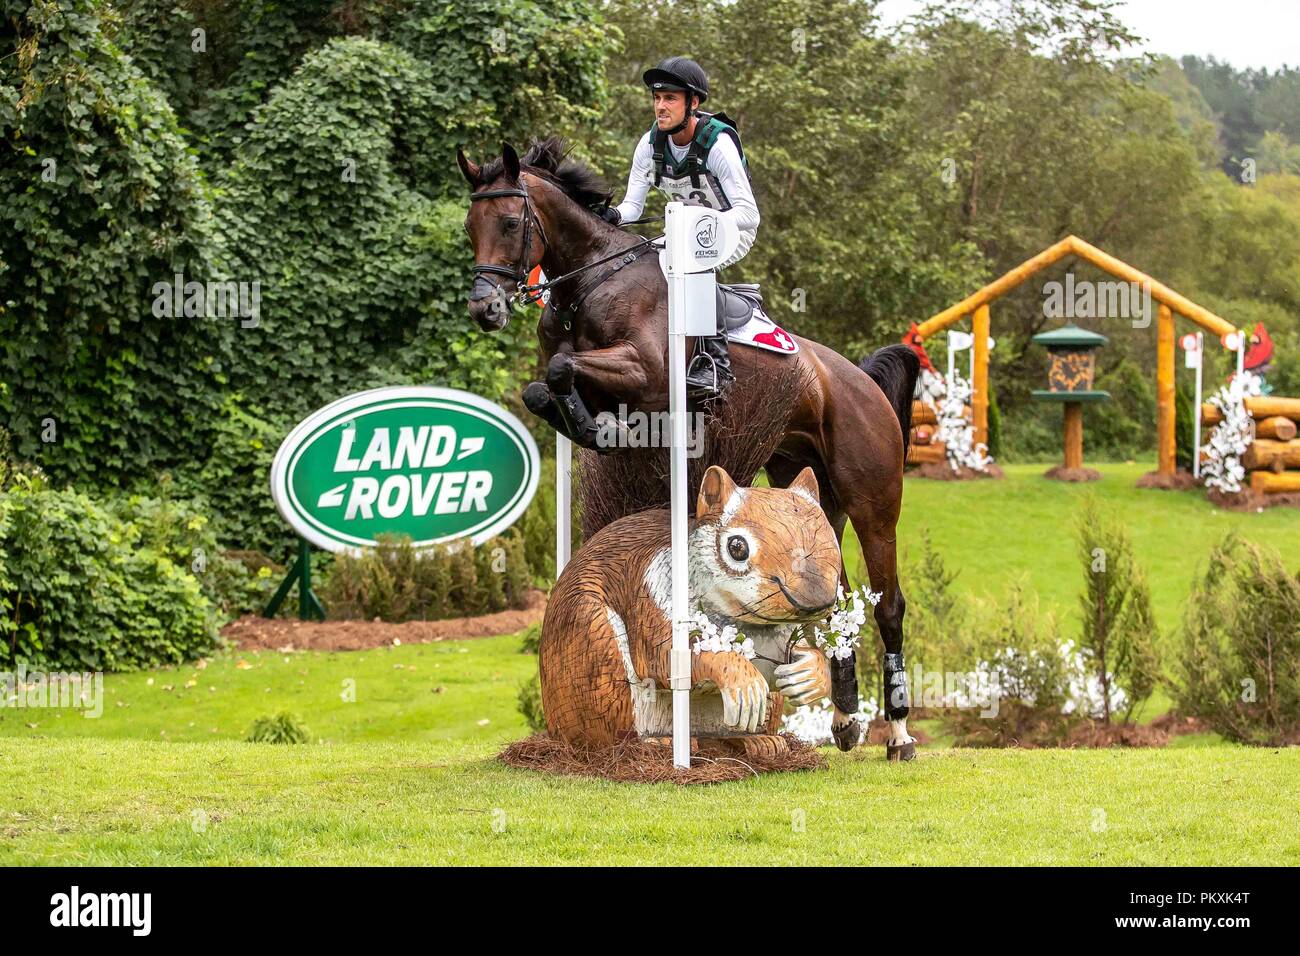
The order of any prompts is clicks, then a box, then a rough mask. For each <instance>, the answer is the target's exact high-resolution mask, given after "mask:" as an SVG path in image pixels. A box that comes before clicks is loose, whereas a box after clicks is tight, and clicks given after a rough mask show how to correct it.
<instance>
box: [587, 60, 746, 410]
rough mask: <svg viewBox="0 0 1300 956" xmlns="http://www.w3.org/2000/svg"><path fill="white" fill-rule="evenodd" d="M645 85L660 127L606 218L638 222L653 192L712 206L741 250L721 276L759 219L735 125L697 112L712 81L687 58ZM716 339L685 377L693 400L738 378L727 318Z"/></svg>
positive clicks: (639, 151)
mask: <svg viewBox="0 0 1300 956" xmlns="http://www.w3.org/2000/svg"><path fill="white" fill-rule="evenodd" d="M642 81H643V82H644V83H645V85H646V86H647V87H649V88H650V90H651V92H652V94H653V97H654V111H655V123H654V125H652V126H651V127H650V129H649V130H648V131H647V132H646V134H645V135H644V136H642V137H641V141H640V142H639V143H637V146H636V152H635V153H634V154H633V157H632V172H631V173H630V174H629V176H628V179H627V194H626V196H624V198H623V201H622V202H621V203H619V204H618V205H617V206H610V207H608V208H607V209H606V210H605V211H604V213H603V215H604V216H605V218H606V219H608V220H609V221H610V222H612V223H614V224H615V225H618V224H619V223H621V222H627V221H630V220H633V219H636V218H637V217H638V216H640V215H641V209H642V207H643V206H644V204H645V197H646V193H647V192H649V190H650V187H651V186H654V187H656V188H657V189H659V190H660V191H661V192H663V193H664V194H665V195H666V196H667V197H668V199H669V201H678V202H684V203H687V204H688V205H698V206H710V207H712V208H714V209H717V210H719V211H721V212H725V213H727V214H728V215H731V216H734V217H735V222H736V226H737V228H738V230H739V233H740V244H739V245H738V246H737V247H736V251H735V252H734V253H733V254H732V255H731V258H729V259H728V260H727V261H726V262H724V263H722V265H721V266H719V267H718V268H719V269H721V268H724V267H726V266H729V265H731V264H732V263H733V262H738V261H739V260H740V259H741V258H743V257H744V255H745V253H747V252H749V249H750V247H751V246H752V245H753V244H754V237H755V236H756V235H757V233H758V219H759V217H758V203H757V202H755V200H754V191H753V189H752V188H751V187H750V182H749V168H748V166H747V164H746V162H745V154H744V150H743V148H742V147H741V145H740V135H739V134H738V133H737V131H736V127H735V124H734V123H733V122H732V121H731V120H730V118H728V117H727V115H726V114H725V113H704V112H701V111H700V110H699V106H700V104H701V103H703V102H704V101H705V100H706V99H708V96H709V78H708V75H707V74H705V72H704V70H703V69H702V68H701V67H700V65H699V64H698V63H696V62H695V61H694V60H692V59H690V58H688V57H684V56H673V57H669V58H668V59H666V60H664V61H663V62H661V63H660V64H659V65H658V66H656V67H654V68H653V69H650V70H646V71H645V73H644V74H643V75H642ZM718 332H719V333H720V334H718V335H714V336H709V337H707V338H704V339H702V340H701V348H702V354H701V353H697V354H696V356H695V358H694V359H693V360H692V361H691V365H690V368H689V369H688V370H687V373H686V387H687V390H688V391H689V392H690V394H691V395H693V396H697V397H712V396H714V395H717V394H718V393H720V392H721V391H722V389H723V388H725V387H726V385H727V383H729V382H731V381H732V380H733V378H734V376H733V375H732V373H731V362H730V360H729V359H728V356H727V333H726V330H725V326H724V324H723V315H722V312H721V310H719V313H718Z"/></svg>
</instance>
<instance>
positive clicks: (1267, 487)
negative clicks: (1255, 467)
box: [1250, 471, 1300, 495]
mask: <svg viewBox="0 0 1300 956" xmlns="http://www.w3.org/2000/svg"><path fill="white" fill-rule="evenodd" d="M1250 490H1251V491H1256V492H1259V493H1260V494H1264V495H1278V494H1282V493H1283V492H1287V491H1300V471H1284V472H1282V473H1281V474H1275V473H1274V472H1271V471H1252V472H1251V473H1250Z"/></svg>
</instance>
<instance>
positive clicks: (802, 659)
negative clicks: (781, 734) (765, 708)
mask: <svg viewBox="0 0 1300 956" xmlns="http://www.w3.org/2000/svg"><path fill="white" fill-rule="evenodd" d="M772 677H773V678H774V680H775V681H776V689H777V690H778V691H780V692H781V694H782V695H783V696H785V697H787V698H788V699H790V700H792V701H794V703H796V704H811V703H813V702H814V701H818V700H821V699H822V698H824V697H829V696H830V693H831V666H830V663H829V662H828V661H827V660H826V655H825V654H823V653H822V652H821V651H820V650H818V649H817V648H815V647H798V646H796V647H795V648H794V660H792V661H791V662H790V663H789V664H778V665H777V667H776V670H775V671H773V673H772Z"/></svg>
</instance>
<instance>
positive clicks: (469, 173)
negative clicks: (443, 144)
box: [456, 146, 480, 189]
mask: <svg viewBox="0 0 1300 956" xmlns="http://www.w3.org/2000/svg"><path fill="white" fill-rule="evenodd" d="M456 165H458V166H459V167H460V172H461V175H463V176H464V177H465V181H466V182H467V183H469V188H470V189H477V188H478V183H479V178H478V176H479V172H480V170H479V167H478V166H477V165H475V164H474V163H473V162H471V161H470V159H469V157H468V156H466V155H465V151H464V150H463V149H461V148H460V147H459V146H457V147H456Z"/></svg>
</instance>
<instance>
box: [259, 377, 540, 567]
mask: <svg viewBox="0 0 1300 956" xmlns="http://www.w3.org/2000/svg"><path fill="white" fill-rule="evenodd" d="M540 471H541V459H540V457H539V455H538V453H537V444H536V443H535V442H534V441H533V438H532V436H531V435H530V434H529V433H528V430H527V429H526V428H524V426H523V423H522V422H520V421H519V419H517V418H516V417H515V416H514V415H512V414H510V412H508V411H506V410H505V409H504V408H501V407H500V406H499V405H495V404H493V403H492V402H489V401H487V400H486V399H482V398H479V397H478V396H477V395H472V394H470V393H469V392H462V391H459V390H458V389H453V388H434V387H422V386H416V387H409V388H379V389H374V390H372V391H368V392H358V393H357V394H355V395H349V396H347V397H346V398H340V399H339V400H338V401H336V402H331V403H330V404H329V405H326V406H325V407H324V408H322V409H319V410H318V411H316V412H313V413H312V414H311V415H309V416H307V418H305V419H304V420H303V421H302V422H301V423H300V424H299V425H298V426H297V427H296V428H294V430H293V431H291V432H290V433H289V436H288V437H287V438H286V439H285V440H284V442H283V443H282V444H281V445H280V449H279V451H277V452H276V453H275V461H274V463H273V464H272V466H271V496H272V498H274V499H275V505H276V508H277V509H279V511H280V514H281V515H283V516H284V520H285V521H287V522H289V524H290V526H292V527H293V529H294V530H295V531H297V532H298V534H300V535H302V537H304V538H306V539H307V540H308V541H310V542H311V543H312V544H314V545H316V546H318V547H321V548H325V549H327V550H329V551H349V550H355V549H357V548H365V547H373V546H374V545H375V544H376V543H377V542H376V538H377V537H378V536H379V535H381V534H405V535H409V536H410V538H411V541H412V543H413V544H414V545H415V546H416V547H428V546H430V545H434V544H440V543H442V542H445V541H454V540H456V539H458V538H469V539H470V540H471V541H472V542H473V543H474V544H480V543H482V542H483V541H486V540H487V539H488V538H491V537H492V536H493V535H497V534H500V533H501V532H502V531H504V530H505V529H506V528H508V527H510V525H511V524H513V523H514V522H515V521H516V520H517V519H518V518H519V516H520V515H521V514H523V513H524V509H525V508H527V507H528V503H529V502H530V501H532V499H533V495H534V494H535V493H536V491H537V481H538V476H539V473H540Z"/></svg>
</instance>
